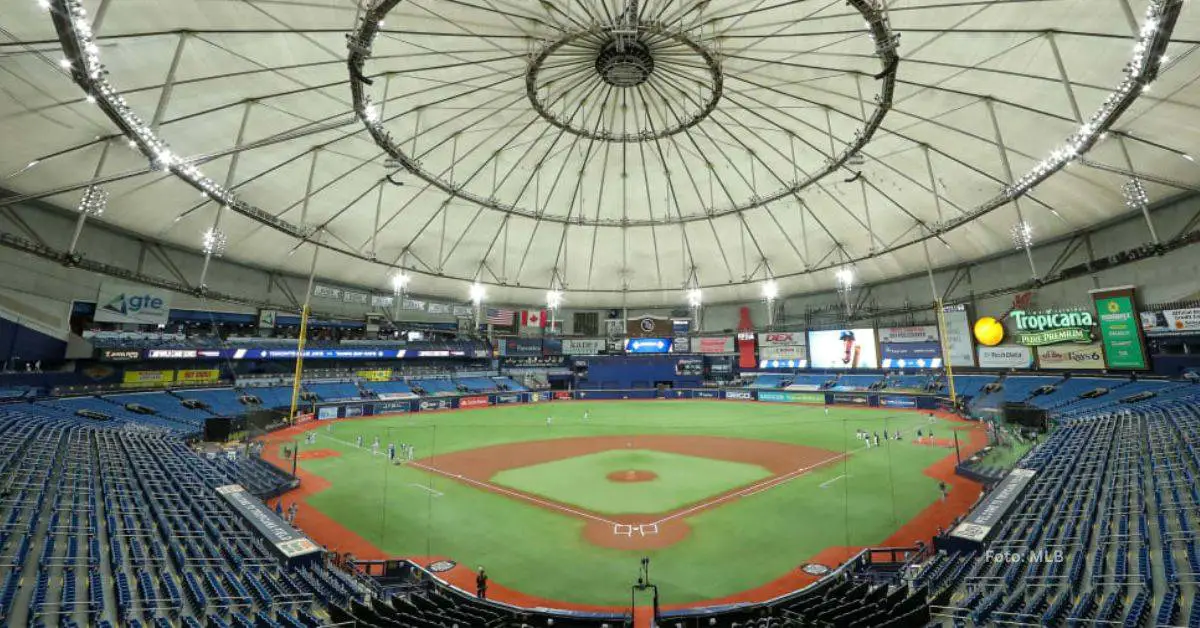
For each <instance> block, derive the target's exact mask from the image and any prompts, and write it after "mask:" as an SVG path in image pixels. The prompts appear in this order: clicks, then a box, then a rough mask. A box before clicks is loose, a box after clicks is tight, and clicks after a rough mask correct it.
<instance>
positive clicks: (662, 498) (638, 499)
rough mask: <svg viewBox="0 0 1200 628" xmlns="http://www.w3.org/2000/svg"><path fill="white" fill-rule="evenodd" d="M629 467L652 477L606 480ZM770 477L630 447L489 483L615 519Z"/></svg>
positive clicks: (513, 472) (756, 469) (744, 467)
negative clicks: (621, 482)
mask: <svg viewBox="0 0 1200 628" xmlns="http://www.w3.org/2000/svg"><path fill="white" fill-rule="evenodd" d="M631 469H634V470H639V471H651V472H654V473H655V474H657V475H658V478H657V479H655V480H654V481H652V482H635V483H627V484H620V483H616V482H613V481H611V480H608V479H607V477H608V474H610V473H619V472H622V471H628V470H631ZM770 476H771V472H770V471H768V470H766V469H764V468H763V467H760V466H757V465H751V464H741V463H737V462H728V461H725V460H712V459H710V458H697V457H695V456H682V455H679V454H672V453H667V452H663V451H642V450H636V449H635V450H613V451H605V452H600V453H596V454H589V455H586V456H577V457H574V458H569V459H567V460H558V461H555V462H546V463H543V464H535V465H532V466H528V467H521V468H518V469H510V470H508V471H501V472H500V473H497V474H496V475H495V476H494V477H493V478H492V482H494V483H496V484H499V485H501V486H507V487H508V488H515V489H518V490H521V491H525V492H527V493H533V494H534V495H541V496H542V497H548V498H550V499H553V500H557V501H560V502H563V503H565V504H571V505H574V506H579V507H581V508H585V509H587V510H591V511H592V512H598V513H603V514H612V515H621V514H638V513H660V512H668V511H671V510H675V509H677V508H681V507H683V506H686V505H688V504H693V503H696V502H699V501H702V500H704V499H705V498H706V497H711V496H713V495H718V494H720V493H723V492H725V491H729V490H732V489H735V488H737V487H739V486H744V485H747V484H751V483H753V482H756V481H758V480H762V479H764V478H768V477H770Z"/></svg>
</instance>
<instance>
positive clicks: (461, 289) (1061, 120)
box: [0, 0, 1200, 306]
mask: <svg viewBox="0 0 1200 628" xmlns="http://www.w3.org/2000/svg"><path fill="white" fill-rule="evenodd" d="M6 4H7V6H6V7H5V11H4V16H3V18H0V26H2V27H3V28H2V29H0V54H2V55H3V56H2V57H0V70H2V71H3V72H2V78H0V85H2V86H3V92H4V95H3V97H0V137H4V138H5V142H4V149H3V150H2V151H0V177H3V183H0V187H3V188H5V189H7V190H10V191H12V192H14V193H15V194H17V195H18V196H16V197H10V198H8V199H7V200H4V201H0V202H3V203H5V204H12V203H15V202H16V200H19V199H28V198H44V199H46V200H48V201H49V202H51V203H54V204H57V205H60V206H62V207H64V208H68V209H71V210H74V209H76V208H77V207H79V206H80V201H81V198H82V197H83V196H84V194H85V192H86V191H87V190H88V189H89V186H90V185H92V184H95V183H98V185H99V188H101V189H102V190H103V192H105V193H107V207H106V211H105V212H104V213H103V215H102V216H100V217H99V218H98V219H99V220H101V221H103V222H106V223H110V224H112V225H115V226H118V227H120V228H123V229H126V230H131V231H134V232H137V233H138V234H142V235H144V236H146V237H148V238H151V239H155V240H161V241H165V242H169V243H173V244H177V245H180V246H184V247H188V248H192V249H196V250H199V249H201V247H203V246H204V245H205V242H207V243H208V244H209V246H210V247H213V248H216V249H217V252H223V254H224V255H225V257H226V258H228V259H230V260H233V261H238V262H245V263H250V264H253V265H257V266H263V267H267V268H272V269H280V270H284V271H288V272H294V273H298V274H306V273H307V271H308V266H309V260H310V256H309V254H308V250H309V249H311V246H309V245H305V243H306V242H310V243H319V244H320V245H321V246H323V247H326V248H327V249H329V250H328V251H326V252H325V253H322V255H321V257H320V260H319V268H318V272H319V274H320V275H321V276H322V277H324V278H326V279H332V280H335V281H340V282H345V283H348V284H352V285H361V286H366V287H372V288H375V289H378V290H386V289H388V288H389V286H390V277H391V276H392V274H394V273H395V272H396V270H397V269H398V268H404V269H406V272H407V274H408V275H410V276H411V277H412V283H411V286H410V289H411V290H413V291H416V292H421V293H424V294H431V295H438V296H444V297H453V298H465V297H466V294H467V285H468V284H469V283H470V282H472V281H475V280H478V281H479V282H481V283H483V284H486V285H487V289H488V300H489V301H493V302H500V303H514V304H521V303H536V302H539V301H540V300H541V299H543V298H544V292H545V291H546V290H547V289H551V288H554V289H562V290H565V292H566V294H567V305H572V306H581V305H617V304H620V303H622V302H626V303H628V304H631V305H633V304H639V305H657V304H679V303H682V302H683V301H684V298H683V292H682V291H683V290H684V289H685V288H692V287H701V288H703V290H704V299H705V300H706V301H707V302H714V301H733V300H739V299H740V300H746V299H755V298H758V297H759V295H760V291H761V286H762V284H763V282H765V281H766V280H768V279H774V280H775V281H777V282H778V286H779V290H780V293H781V294H783V295H787V294H793V293H801V292H810V291H815V290H825V289H830V288H832V287H833V286H834V285H835V282H836V279H835V275H836V273H837V271H838V270H839V269H841V268H844V267H847V266H849V267H852V268H853V269H854V271H855V273H856V274H857V277H858V279H857V280H858V281H859V282H863V281H865V282H875V281H881V280H886V279H888V278H890V277H896V276H901V275H907V274H910V273H914V272H921V271H923V270H924V269H925V268H926V266H927V263H929V264H932V265H933V266H935V267H936V266H941V265H946V264H952V263H958V262H963V261H969V260H973V259H977V258H981V257H984V256H987V255H991V254H995V253H998V252H1003V251H1011V250H1013V247H1014V245H1016V246H1018V247H1020V246H1023V245H1024V244H1026V243H1028V242H1030V241H1034V242H1036V241H1042V240H1045V239H1047V238H1052V237H1054V236H1057V235H1061V234H1064V233H1068V232H1071V231H1073V230H1076V229H1079V228H1083V227H1087V226H1090V225H1094V224H1096V223H1100V222H1103V221H1106V220H1108V219H1111V218H1113V217H1116V216H1119V215H1122V214H1125V213H1128V212H1130V211H1137V210H1138V209H1140V204H1141V202H1142V201H1143V200H1144V199H1143V193H1144V196H1145V197H1146V198H1148V199H1149V200H1150V201H1151V202H1153V201H1157V200H1160V199H1163V198H1167V197H1170V196H1174V195H1176V194H1179V193H1181V192H1186V191H1192V190H1195V189H1196V186H1197V185H1198V184H1200V170H1198V169H1197V164H1195V163H1194V162H1193V161H1192V158H1191V156H1190V155H1189V151H1192V150H1197V149H1196V148H1195V147H1196V144H1197V140H1198V139H1200V133H1198V132H1197V127H1196V125H1195V124H1193V123H1191V122H1190V121H1191V120H1193V119H1195V117H1196V115H1197V108H1198V107H1200V89H1198V88H1197V87H1196V86H1195V85H1194V82H1195V81H1196V79H1197V77H1198V76H1200V61H1198V60H1197V57H1196V56H1194V55H1192V53H1193V52H1194V51H1195V49H1196V46H1197V45H1198V44H1200V38H1198V35H1200V19H1198V18H1197V17H1196V14H1195V12H1194V11H1189V10H1188V9H1187V8H1183V5H1182V3H1180V2H1178V1H1176V0H1168V1H1165V2H1160V1H1158V0H1155V1H1154V2H1145V1H1140V0H1063V1H1059V2H1036V1H1021V2H1018V1H1012V0H1007V1H1001V0H954V1H950V0H892V1H891V2H885V1H883V0H850V1H849V2H846V1H844V0H808V1H799V0H796V1H787V0H774V1H770V0H725V1H721V2H711V1H709V0H702V1H699V2H693V1H675V0H642V1H641V2H637V1H634V0H575V1H571V2H568V1H566V0H561V1H555V2H546V1H543V2H532V1H529V0H520V1H518V0H440V1H436V0H404V1H396V0H377V1H374V2H364V3H362V5H361V6H356V5H355V3H353V2H351V1H349V0H337V1H335V0H307V1H294V2H278V1H268V0H245V1H243V2H232V1H230V2H214V1H212V0H207V1H201V0H171V2H170V3H163V2H157V1H150V0H95V1H93V0H88V1H87V2H84V3H83V4H82V6H78V4H77V2H76V1H75V0H40V1H39V0H14V1H13V2H9V3H6ZM93 31H94V40H93V39H92V37H91V35H92V34H93ZM1168 39H1169V40H1170V43H1169V44H1168V43H1167V41H1168ZM64 43H65V46H64ZM101 64H102V65H101ZM85 89H86V90H88V91H85ZM89 91H90V93H88V92H89ZM131 138H132V139H133V140H135V141H130V140H131ZM1135 178H1136V179H1137V180H1138V181H1140V186H1135V185H1133V184H1131V180H1132V179H1135ZM1043 179H1044V181H1043ZM97 180H98V181H97ZM201 190H207V193H204V194H202V192H201ZM93 191H94V188H93ZM101 204H102V205H103V203H101ZM222 207H224V208H225V209H221V208H222ZM218 216H219V217H218ZM214 229H215V230H216V231H217V232H219V233H218V235H216V236H215V237H214V236H213V235H212V230H214ZM206 234H208V235H207V237H206ZM298 246H300V247H302V248H301V250H304V251H305V253H304V254H302V255H293V253H294V252H295V251H296V250H297V247H298ZM222 249H223V250H222ZM82 253H83V254H85V255H95V254H100V252H90V251H86V250H85V251H82ZM1031 265H1033V260H1032V259H1031ZM1035 272H1036V268H1034V269H1031V270H1030V273H1031V274H1033V273H1035Z"/></svg>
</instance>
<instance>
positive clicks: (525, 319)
mask: <svg viewBox="0 0 1200 628" xmlns="http://www.w3.org/2000/svg"><path fill="white" fill-rule="evenodd" d="M545 326H546V310H521V327H545Z"/></svg>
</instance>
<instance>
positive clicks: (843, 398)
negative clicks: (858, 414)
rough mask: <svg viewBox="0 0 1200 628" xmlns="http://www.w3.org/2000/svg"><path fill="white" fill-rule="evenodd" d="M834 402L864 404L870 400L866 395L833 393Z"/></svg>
mask: <svg viewBox="0 0 1200 628" xmlns="http://www.w3.org/2000/svg"><path fill="white" fill-rule="evenodd" d="M832 397H833V402H834V403H844V404H851V405H856V406H865V405H867V403H868V402H869V401H870V399H869V398H868V397H867V396H866V395H833V396H832Z"/></svg>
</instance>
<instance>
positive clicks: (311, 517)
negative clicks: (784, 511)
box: [263, 400, 987, 613]
mask: <svg viewBox="0 0 1200 628" xmlns="http://www.w3.org/2000/svg"><path fill="white" fill-rule="evenodd" d="M721 401H723V402H724V403H756V402H753V401H741V402H739V401H732V402H731V401H727V400H721ZM839 409H840V410H851V409H855V408H846V407H840V408H839ZM863 409H866V408H863ZM872 410H876V408H872ZM909 412H912V411H911V410H909ZM920 412H922V413H927V411H924V410H922V411H920ZM934 414H935V415H937V416H938V417H939V418H941V419H944V420H947V421H951V422H954V423H957V424H958V425H957V426H956V427H955V428H954V429H955V430H956V431H957V432H959V434H960V435H965V436H967V438H966V439H962V438H960V442H959V446H960V449H961V450H962V457H963V458H964V459H965V458H968V457H970V456H971V455H973V454H975V453H976V452H978V451H979V450H981V449H983V448H984V447H985V446H986V445H987V434H986V432H985V431H984V429H983V427H982V425H981V424H978V423H974V422H970V421H965V420H963V419H960V418H959V417H957V416H955V415H953V414H949V413H945V412H935V413H934ZM378 418H388V417H378ZM343 420H351V421H362V420H370V419H359V418H356V419H343ZM340 421H341V420H339V421H338V422H340ZM316 427H317V425H316V424H315V423H309V424H307V425H301V426H297V427H291V428H286V429H284V430H280V431H278V432H275V433H273V434H271V435H270V436H268V437H267V438H266V439H263V440H264V442H266V443H267V444H268V447H266V448H265V449H264V452H263V458H264V459H265V460H267V461H269V462H271V463H273V464H275V465H276V466H277V467H279V468H281V469H284V470H290V469H291V461H290V460H284V459H283V458H281V457H280V456H279V445H282V444H283V443H288V442H291V441H292V439H293V438H294V437H295V436H296V435H298V434H301V433H304V432H305V431H308V430H309V429H315V428H316ZM939 440H940V439H939ZM950 442H951V444H952V441H950ZM938 444H940V443H938ZM463 453H467V452H463ZM956 462H957V461H956V459H955V456H954V453H953V452H950V453H948V454H947V455H946V457H945V458H943V459H941V460H939V461H938V462H935V463H934V464H932V465H930V466H929V467H927V468H926V469H925V470H924V474H925V475H926V476H928V477H931V478H933V479H935V480H940V481H942V482H945V483H946V484H947V485H948V486H949V493H948V495H947V497H946V499H945V500H939V501H937V502H935V503H933V504H932V505H930V506H929V507H927V508H925V509H924V510H922V511H921V512H920V513H917V515H916V516H914V517H913V518H912V519H910V520H909V521H908V522H907V523H905V524H904V525H902V526H901V527H900V528H899V529H898V530H896V532H894V533H892V535H891V536H889V537H888V538H887V539H885V540H884V541H883V542H882V543H880V544H879V546H884V547H886V546H911V545H913V544H914V543H916V542H917V541H925V542H926V543H928V542H929V539H931V538H932V537H933V536H934V535H935V534H936V533H937V531H938V530H939V529H949V528H950V527H951V524H952V523H953V522H954V520H955V519H956V518H958V517H960V516H962V515H963V514H964V513H966V512H967V511H968V510H969V509H970V508H971V506H972V505H973V504H974V503H975V501H976V500H977V499H978V497H979V492H980V485H979V484H978V483H976V482H973V481H971V480H968V479H966V478H963V477H961V476H958V475H955V473H954V468H955V465H956ZM297 476H298V477H299V478H300V482H301V483H300V487H299V488H297V489H294V490H293V491H291V492H289V493H287V494H286V495H285V496H284V498H283V500H284V503H285V505H286V504H287V503H288V502H290V501H293V500H294V501H298V502H300V503H301V507H300V509H299V512H298V513H297V515H296V525H297V527H299V528H300V529H301V530H303V531H304V532H305V533H307V534H308V535H309V536H311V537H312V538H313V539H314V540H316V541H317V542H319V543H322V544H324V545H325V546H326V547H327V548H328V549H329V550H331V551H338V552H343V553H345V552H349V553H352V554H354V555H355V556H356V557H358V558H361V559H366V560H379V559H385V558H395V557H394V556H388V555H386V554H384V553H383V552H382V551H381V550H380V549H379V548H377V547H375V546H374V545H372V544H371V543H370V542H368V541H367V540H365V539H363V538H362V537H360V536H358V535H357V534H355V533H354V532H353V531H351V530H349V529H348V528H346V527H345V526H343V525H342V524H340V523H338V522H337V521H336V520H334V519H332V518H330V517H328V516H326V515H324V514H322V513H321V512H319V511H317V510H316V509H315V508H310V507H308V506H307V505H305V504H304V501H305V499H306V498H307V497H308V496H309V495H314V494H316V493H319V492H321V491H323V490H325V489H326V488H328V487H329V482H328V481H326V480H325V479H324V478H321V477H320V476H317V475H314V474H312V473H309V472H306V471H305V470H304V469H298V470H297ZM608 536H609V537H612V533H611V530H608ZM863 549H865V548H864V547H857V546H856V547H844V546H833V547H828V548H826V549H824V550H822V551H821V552H818V553H817V554H816V555H815V556H812V557H810V558H809V559H808V560H806V561H802V562H801V563H800V564H798V565H796V569H793V570H791V571H789V572H788V573H787V574H784V575H782V576H780V577H779V578H777V579H775V580H773V581H771V582H768V583H766V584H763V585H762V586H759V587H755V588H753V589H749V590H746V591H741V592H738V593H735V594H732V595H728V596H725V597H721V598H716V599H711V600H704V601H701V602H693V603H690V604H681V605H665V606H663V609H664V610H676V609H683V608H696V607H702V606H714V605H719V604H733V603H739V602H742V603H746V602H749V603H753V602H762V601H765V600H768V599H771V598H775V597H778V596H780V595H785V594H787V593H790V592H792V591H795V590H797V589H801V588H804V587H805V586H808V585H809V584H812V583H813V582H816V581H817V580H819V579H820V578H818V577H816V576H811V575H808V574H805V573H804V572H802V571H801V570H800V569H799V567H800V565H802V564H804V563H820V564H823V565H827V566H829V567H832V568H836V567H837V566H838V565H840V564H841V563H843V562H845V561H846V560H848V559H849V558H851V557H853V556H854V555H855V554H857V553H858V552H860V551H862V550H863ZM407 558H409V559H410V560H412V561H413V562H416V563H418V564H422V565H427V564H429V563H430V562H432V561H434V560H439V559H447V558H449V557H444V556H408V557H407ZM438 577H439V578H441V579H443V580H445V581H447V582H449V583H450V584H452V585H454V586H457V587H459V588H461V589H463V590H466V591H474V588H473V587H474V586H475V575H474V571H473V569H472V568H471V567H470V566H468V565H458V566H456V567H455V568H454V569H452V570H450V571H448V572H444V573H441V574H438ZM488 597H489V598H491V599H494V600H497V601H501V602H505V603H508V604H513V605H517V606H524V607H529V608H534V607H542V608H558V609H564V610H578V611H593V612H610V613H613V612H615V613H627V612H628V610H629V609H628V608H625V607H614V606H596V605H588V604H577V603H573V602H563V601H559V600H549V599H545V598H539V597H536V596H532V595H528V594H525V593H522V592H520V591H516V590H514V589H510V588H508V587H505V586H504V585H503V584H500V583H497V582H496V581H495V580H492V582H491V583H490V585H489V587H488Z"/></svg>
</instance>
